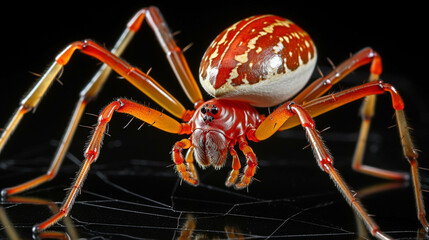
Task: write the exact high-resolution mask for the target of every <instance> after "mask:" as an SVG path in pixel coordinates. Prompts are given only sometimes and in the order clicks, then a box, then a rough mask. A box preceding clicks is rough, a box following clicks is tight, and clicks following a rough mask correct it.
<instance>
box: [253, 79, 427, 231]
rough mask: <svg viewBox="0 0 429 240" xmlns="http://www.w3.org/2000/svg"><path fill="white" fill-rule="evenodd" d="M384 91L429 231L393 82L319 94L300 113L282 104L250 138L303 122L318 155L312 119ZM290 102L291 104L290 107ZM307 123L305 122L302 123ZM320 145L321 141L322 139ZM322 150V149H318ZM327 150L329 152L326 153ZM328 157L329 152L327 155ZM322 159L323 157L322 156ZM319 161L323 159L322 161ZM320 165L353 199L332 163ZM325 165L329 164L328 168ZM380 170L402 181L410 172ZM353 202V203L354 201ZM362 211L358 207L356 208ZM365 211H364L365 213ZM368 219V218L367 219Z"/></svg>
mask: <svg viewBox="0 0 429 240" xmlns="http://www.w3.org/2000/svg"><path fill="white" fill-rule="evenodd" d="M385 92H388V93H390V96H391V98H392V106H393V108H394V110H395V113H396V114H395V115H396V121H397V123H398V128H399V134H400V139H401V144H402V148H403V152H404V155H405V157H406V159H407V160H408V162H409V163H410V166H411V178H412V182H413V186H414V196H415V200H416V207H417V217H418V219H419V220H420V222H421V224H422V225H423V227H424V228H425V230H426V231H428V230H429V224H428V222H427V220H426V211H425V207H424V202H423V197H422V190H421V184H420V180H419V172H418V162H417V157H418V154H417V151H416V150H415V148H414V144H413V142H412V140H411V136H410V132H409V130H408V125H407V122H406V119H405V114H404V111H403V109H404V103H403V101H402V98H401V96H400V95H399V93H398V92H397V90H396V89H395V88H394V87H393V86H392V85H390V84H387V83H383V82H382V81H377V82H370V83H366V84H362V85H360V86H357V87H354V88H350V89H348V90H344V91H342V92H339V93H335V94H331V95H327V96H324V97H320V98H317V99H314V100H312V101H310V102H307V103H306V104H304V105H303V106H302V107H297V108H296V109H298V110H295V111H296V112H297V113H296V114H293V111H292V112H291V111H289V109H290V108H291V107H290V106H298V105H296V104H294V103H293V102H289V103H285V104H283V105H281V106H280V107H279V108H277V109H276V110H275V111H274V112H273V113H272V114H271V115H270V116H269V117H267V118H265V120H264V121H263V122H262V123H261V124H260V125H259V126H258V128H257V129H256V131H255V132H253V133H252V134H251V135H250V136H249V139H254V140H256V141H260V140H264V139H266V138H268V137H270V136H271V135H272V134H274V132H275V131H277V130H278V128H279V126H280V125H282V124H283V123H284V122H286V121H298V122H299V123H300V124H301V125H303V126H304V127H305V128H306V131H307V134H308V135H309V138H310V140H312V139H313V138H314V139H316V140H315V141H313V140H312V141H311V144H312V146H313V148H314V150H315V155H316V156H319V155H320V154H322V153H323V154H325V153H324V152H326V149H325V148H324V147H323V145H320V146H314V145H316V143H318V142H319V141H320V140H317V139H319V136H318V134H317V132H315V130H312V129H313V128H314V126H313V127H311V124H312V120H311V117H316V116H318V115H320V114H323V113H325V112H327V111H330V110H332V109H335V108H338V107H340V106H342V105H344V104H347V103H350V102H353V101H356V100H358V99H361V98H364V97H366V96H370V95H378V94H383V93H385ZM289 105H290V106H289ZM300 112H304V113H305V114H304V113H302V115H303V116H306V118H308V119H310V120H311V121H310V120H309V122H308V123H307V124H306V125H305V124H304V123H305V121H304V119H303V117H302V116H300V115H299V114H298V113H300ZM303 122H304V123H303ZM310 134H313V135H314V136H311V135H310ZM320 144H322V143H321V141H320ZM318 151H320V152H318ZM326 153H327V152H326ZM327 156H329V155H327ZM322 159H323V158H322ZM329 159H330V158H329ZM319 162H320V161H319ZM322 163H323V164H321V165H320V166H321V167H322V169H324V170H325V171H327V172H328V173H329V174H330V176H331V178H332V179H333V180H334V181H335V182H337V184H338V187H339V188H341V189H340V191H342V192H343V194H344V195H345V197H346V198H347V199H348V200H353V198H350V197H349V196H348V193H345V190H344V189H346V186H345V185H344V186H342V185H341V184H340V183H339V182H340V181H342V180H341V178H340V177H339V176H338V174H337V173H336V171H335V170H334V168H333V167H332V166H331V165H332V164H327V165H326V164H325V163H324V162H322ZM325 165H326V166H328V167H327V168H325ZM384 171H385V172H379V174H381V175H385V176H388V175H390V178H391V179H397V180H403V179H406V178H407V175H404V174H401V173H397V172H390V171H386V170H384ZM352 204H354V203H353V202H352ZM356 210H357V211H358V213H359V211H360V210H359V209H356ZM362 213H363V212H362ZM362 213H359V215H361V217H363V218H366V217H365V216H363V215H362ZM364 221H365V222H366V220H365V219H364ZM367 226H368V227H369V229H370V231H371V232H372V231H373V228H372V227H371V225H368V224H367Z"/></svg>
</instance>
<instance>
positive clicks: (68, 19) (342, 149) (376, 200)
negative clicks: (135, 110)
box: [0, 2, 429, 239]
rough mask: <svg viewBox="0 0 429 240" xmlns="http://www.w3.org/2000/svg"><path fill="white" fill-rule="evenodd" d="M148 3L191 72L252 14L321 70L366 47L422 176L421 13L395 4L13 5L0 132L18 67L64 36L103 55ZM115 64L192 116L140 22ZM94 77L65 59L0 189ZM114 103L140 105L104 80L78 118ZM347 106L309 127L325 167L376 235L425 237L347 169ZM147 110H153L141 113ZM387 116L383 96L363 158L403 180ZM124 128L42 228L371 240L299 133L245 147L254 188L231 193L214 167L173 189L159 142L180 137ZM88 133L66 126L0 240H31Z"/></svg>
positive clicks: (379, 190) (49, 144) (378, 186)
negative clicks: (304, 49)
mask: <svg viewBox="0 0 429 240" xmlns="http://www.w3.org/2000/svg"><path fill="white" fill-rule="evenodd" d="M151 4H156V5H158V6H159V7H160V9H161V11H162V13H163V14H164V16H165V18H166V20H167V21H168V24H169V25H170V28H171V29H172V30H173V31H178V30H180V31H181V32H180V34H178V35H177V36H176V39H177V40H178V44H179V46H181V47H185V46H186V45H188V44H189V43H190V42H193V43H194V45H193V46H192V47H191V48H190V49H189V50H188V51H187V52H186V54H185V55H186V57H187V58H188V60H189V64H190V66H191V69H192V71H193V72H194V73H195V75H196V73H197V71H198V64H199V61H200V57H201V56H202V55H203V53H204V51H205V48H206V47H207V46H208V45H209V44H210V42H211V41H212V39H213V38H214V37H215V36H216V35H217V34H218V33H219V32H220V31H221V30H223V29H224V28H225V27H227V26H229V25H231V24H232V23H234V22H235V21H237V20H239V19H242V18H244V17H247V16H250V15H254V14H259V13H274V14H278V15H281V16H285V17H287V18H290V19H292V20H293V21H294V22H296V23H297V24H299V25H300V26H301V27H303V28H304V29H306V30H307V31H308V32H309V33H310V35H311V36H312V37H313V39H314V41H315V43H316V44H317V48H318V51H319V62H320V63H319V65H320V66H325V67H323V68H322V69H323V72H325V73H326V72H328V71H329V70H328V69H329V67H326V66H329V63H328V62H327V61H326V60H325V59H326V57H330V58H331V59H332V60H333V62H334V63H339V62H340V61H341V60H343V59H345V58H347V57H348V54H349V53H350V52H356V51H358V50H359V49H361V48H362V47H364V46H368V45H369V46H372V47H373V48H375V49H376V50H377V51H379V52H380V53H381V55H382V56H383V60H384V69H385V74H384V75H383V79H384V80H386V82H390V83H392V84H393V85H394V86H396V87H397V89H398V90H399V92H400V93H401V94H402V96H403V98H404V100H405V102H406V112H407V116H408V118H409V122H410V126H411V127H412V128H413V129H414V130H413V135H414V139H415V142H416V145H417V147H418V149H419V150H420V151H421V154H420V161H419V162H420V164H421V166H422V167H426V168H427V167H429V166H428V164H427V160H428V155H427V153H426V151H427V150H428V149H427V146H428V141H427V140H426V139H427V137H428V123H429V120H428V119H429V118H428V107H427V103H426V102H427V100H426V99H425V96H426V95H427V94H425V92H426V90H425V87H424V86H422V84H424V81H423V79H425V76H424V74H423V72H424V65H423V64H421V62H423V58H422V59H421V58H420V57H421V55H420V54H419V52H420V49H419V46H422V45H421V44H422V42H421V41H420V40H419V38H418V36H419V29H420V22H419V20H420V17H421V15H420V14H418V13H419V11H418V9H416V8H412V7H403V6H402V7H394V8H392V9H391V10H389V11H386V10H384V8H381V7H377V8H375V9H374V8H368V7H366V6H365V7H358V6H356V7H354V8H349V7H348V8H346V9H341V8H340V9H337V10H333V9H331V8H330V7H326V6H324V7H319V6H314V7H312V8H310V9H308V8H307V7H308V6H306V4H302V5H297V6H291V5H287V6H286V5H281V4H276V3H272V4H250V5H248V6H246V7H244V6H240V5H238V4H233V5H232V6H230V7H227V4H228V3H222V5H219V3H218V4H217V5H215V6H211V7H209V8H208V7H207V6H206V5H205V6H203V5H202V4H196V9H191V7H194V6H193V5H190V4H189V5H187V4H186V3H170V4H167V3H154V2H142V3H139V4H138V5H135V4H131V3H128V4H127V3H125V2H123V3H121V4H116V5H114V6H110V5H107V4H102V5H95V4H94V5H92V4H87V5H86V6H85V7H83V6H80V8H76V6H71V7H70V8H63V7H61V8H60V7H59V8H54V9H50V10H47V9H46V7H47V6H43V5H34V6H31V5H29V6H26V7H22V6H19V5H17V4H16V5H17V6H13V5H12V6H13V7H14V8H12V9H14V10H15V11H17V12H20V16H21V17H22V18H23V19H24V20H26V22H27V25H26V27H23V26H22V25H21V24H18V23H17V22H13V23H12V24H7V23H8V21H6V19H4V21H2V22H3V23H2V26H3V25H4V29H3V31H4V33H5V34H7V35H8V36H7V37H4V39H3V40H2V41H4V42H3V46H4V54H5V58H6V59H7V60H8V62H7V63H4V64H3V66H4V67H5V68H4V69H3V70H2V74H3V77H2V83H4V87H3V88H2V89H1V90H0V91H1V107H2V115H1V116H2V119H0V121H1V122H2V123H1V126H4V125H5V123H6V121H7V119H8V118H9V116H10V114H12V112H13V111H14V108H15V107H16V106H17V104H18V102H19V99H20V97H21V96H22V94H23V93H25V92H26V91H27V89H28V88H29V86H31V84H32V82H34V81H35V79H36V77H35V76H33V75H31V74H30V73H29V71H31V72H36V73H40V72H43V69H44V67H45V66H47V65H48V64H49V63H50V61H52V59H53V57H54V56H55V55H56V54H57V53H58V52H59V51H60V50H61V49H62V48H63V47H64V46H66V44H68V43H70V42H72V41H74V40H81V39H84V38H93V39H95V40H96V41H98V42H100V43H103V44H106V46H112V45H113V43H114V42H115V40H116V37H117V36H118V35H119V34H120V33H121V32H122V29H123V27H124V26H125V24H126V22H127V21H128V19H129V18H130V17H131V16H132V14H134V13H135V12H136V11H137V10H138V9H139V8H141V7H143V6H147V5H151ZM2 20H3V19H2ZM9 22H10V19H9ZM24 29H25V30H24ZM419 42H420V44H419ZM124 58H125V59H127V60H128V61H129V62H131V63H133V64H135V65H136V66H138V67H141V68H142V70H143V71H146V70H147V69H149V68H150V67H152V68H153V69H152V71H151V76H152V77H154V78H156V79H157V80H159V82H160V83H161V84H162V85H163V86H164V87H165V88H166V89H167V90H169V91H171V92H172V93H173V95H174V96H176V97H177V98H178V99H180V101H182V102H183V103H184V105H185V106H186V107H189V108H191V107H192V105H191V104H190V103H189V102H188V100H187V99H186V97H185V96H184V94H183V93H182V91H181V89H180V87H179V85H178V84H177V83H176V80H175V79H174V75H173V74H172V73H171V71H170V69H169V66H168V63H167V61H165V58H164V54H163V52H162V50H160V49H159V47H158V44H157V43H156V41H155V40H154V37H153V34H152V32H151V31H150V30H149V28H148V27H147V26H146V25H144V28H143V30H142V32H141V33H139V34H137V35H136V39H135V40H133V43H132V44H131V45H130V47H129V50H128V51H127V52H126V53H125V54H124ZM75 59H76V60H75ZM96 69H97V62H96V61H94V60H92V59H89V58H87V57H85V56H83V55H81V54H76V57H74V58H73V59H72V61H71V62H70V66H67V67H66V69H65V71H64V74H63V76H62V78H61V81H62V82H63V85H62V86H61V85H60V84H54V85H53V86H52V87H51V89H50V92H49V93H48V94H47V96H46V97H45V98H44V99H43V101H42V104H41V105H40V106H39V108H38V109H37V112H36V113H35V114H29V115H28V116H26V117H25V119H24V120H23V122H22V123H21V125H20V127H19V129H18V130H17V131H16V133H15V134H14V135H13V137H12V138H11V139H10V142H9V143H8V144H7V145H6V147H5V149H4V151H3V153H2V155H1V156H0V188H4V187H8V186H12V185H15V184H19V183H21V182H23V181H25V180H29V179H31V178H32V177H36V176H39V175H40V174H42V173H44V171H46V169H47V166H48V165H49V162H50V160H51V158H52V156H53V154H54V152H55V149H56V146H57V145H58V139H60V137H61V134H62V131H63V129H64V128H65V126H66V122H67V119H68V116H69V114H70V111H71V110H72V108H73V107H74V103H75V101H76V100H77V96H78V93H79V91H80V90H81V89H82V88H83V86H84V85H85V83H86V81H87V80H88V79H90V77H91V73H93V72H95V70H96ZM366 70H367V68H363V69H362V71H361V72H359V73H355V74H353V75H352V76H351V77H350V78H348V79H347V80H345V81H344V82H342V83H341V84H340V86H339V87H338V88H336V89H335V90H341V89H344V88H347V87H350V86H353V85H356V84H358V83H361V82H363V81H364V80H365V78H366V76H367V75H366ZM6 84H7V85H6ZM118 96H125V97H129V98H132V99H135V100H137V101H140V102H145V103H147V102H149V100H148V99H147V98H145V97H144V96H142V95H141V94H140V93H138V91H137V90H135V89H133V88H132V87H130V86H129V84H128V83H124V81H123V80H120V79H118V78H117V77H116V76H113V77H112V78H111V80H110V81H109V82H108V83H107V84H106V86H105V88H104V90H103V93H102V94H101V95H100V96H99V97H98V98H97V99H96V101H94V102H93V103H91V104H90V105H89V106H88V109H87V111H86V112H88V113H97V112H98V111H99V109H101V108H102V107H103V106H105V105H106V104H107V103H108V102H109V101H111V100H112V99H114V98H115V97H118ZM205 98H206V99H208V97H207V96H205ZM359 105H360V102H358V103H353V104H350V105H348V106H346V107H343V108H341V109H338V110H335V111H333V112H332V113H329V114H326V115H325V116H321V117H318V118H317V119H316V124H317V128H318V129H319V130H322V129H326V130H325V131H324V132H323V133H322V136H323V138H324V140H325V142H326V144H327V146H328V147H329V148H330V150H331V152H332V154H333V156H334V158H335V166H336V168H337V169H338V170H339V171H340V172H341V174H342V175H343V177H344V178H345V180H346V181H347V182H348V183H349V185H350V186H351V187H352V188H353V189H354V190H356V191H357V193H358V195H359V196H361V197H362V202H363V204H364V205H365V207H366V208H367V210H368V212H369V213H370V214H372V215H373V216H374V218H375V220H376V222H377V223H378V224H379V225H380V227H381V229H383V230H384V231H385V232H387V233H388V234H389V235H391V236H392V237H394V238H397V239H418V238H420V239H424V238H425V236H424V235H421V234H419V228H420V224H419V222H418V221H417V219H416V216H415V215H416V213H415V207H414V198H413V192H412V187H411V186H410V185H409V183H408V182H405V183H395V182H389V181H384V180H380V179H376V178H373V177H370V176H365V175H362V174H359V173H356V172H354V171H352V170H351V167H350V165H351V164H350V161H351V157H352V154H353V150H354V145H355V141H356V138H357V133H358V128H359V124H360V119H359V117H358V115H357V112H358V109H359ZM151 106H153V107H154V108H157V106H156V105H155V104H153V103H151ZM262 111H268V110H267V109H262ZM392 115H393V111H392V109H391V104H390V99H389V97H388V95H385V96H382V97H380V98H379V100H378V102H377V116H376V118H375V119H374V122H373V127H372V131H371V133H370V136H369V139H368V141H369V142H368V151H367V154H366V156H365V160H366V162H367V163H369V164H372V165H376V166H380V167H386V168H388V169H398V170H400V171H408V169H409V167H408V164H407V162H406V161H405V160H404V158H403V157H402V153H401V149H400V148H401V147H400V144H399V137H398V134H397V130H396V128H395V127H393V128H390V127H391V126H392V125H394V124H395V122H394V118H392ZM95 120H96V118H95V117H93V116H91V115H85V116H84V117H83V119H82V125H92V124H94V123H95ZM128 121H129V118H128V117H126V116H119V115H118V116H117V117H116V116H115V119H114V120H113V122H112V124H110V130H109V133H110V135H111V136H110V137H106V139H105V141H104V145H103V148H102V154H101V156H100V159H99V160H98V161H97V162H96V163H95V164H94V165H93V168H92V170H91V171H90V174H89V176H88V179H87V181H86V182H85V185H84V187H83V189H82V194H81V195H79V196H78V198H77V201H76V203H75V205H74V206H73V210H72V211H71V216H70V219H68V220H67V219H66V220H65V221H61V222H60V223H59V224H57V225H55V226H54V227H53V228H51V229H50V230H54V231H59V232H62V233H67V234H68V235H69V236H70V237H71V238H72V239H78V238H86V239H176V238H178V237H179V236H181V235H185V234H186V232H185V231H183V228H184V227H183V226H185V225H186V226H191V225H192V223H193V222H192V221H191V220H190V219H192V218H195V219H196V221H195V229H194V231H193V236H194V237H196V236H202V235H205V236H208V237H217V238H220V239H226V238H227V233H230V234H232V232H233V233H235V234H236V236H242V237H243V238H244V239H265V238H274V239H371V237H370V236H369V234H368V233H367V231H366V230H365V229H364V228H362V223H361V222H360V221H359V220H357V219H356V218H355V215H354V213H353V211H352V210H351V208H350V207H349V206H348V205H347V203H346V202H345V201H344V199H343V197H342V196H341V194H339V193H338V191H337V190H336V188H335V186H334V185H333V184H332V182H331V181H330V179H329V177H328V176H326V174H325V173H323V172H322V171H320V169H319V168H318V167H317V164H316V163H315V161H314V158H313V156H312V153H311V150H310V148H307V147H306V146H307V142H306V139H305V135H304V132H303V131H302V129H301V128H300V127H297V128H295V129H292V130H289V131H286V132H282V133H279V134H277V135H275V136H274V137H273V138H271V139H269V140H267V141H264V142H261V143H252V144H251V146H252V148H253V149H254V151H255V153H256V154H257V156H258V160H259V163H260V164H259V168H258V171H257V173H256V176H255V177H256V178H257V181H254V182H253V183H252V184H251V186H250V187H249V188H248V190H242V191H235V190H233V189H230V188H226V187H225V186H224V181H225V179H226V177H227V174H228V172H229V170H230V168H229V166H228V164H227V166H226V167H224V168H223V169H222V170H220V171H215V170H214V169H207V170H202V169H198V170H199V176H200V180H201V184H200V186H199V187H197V188H195V187H192V186H189V185H187V184H185V183H183V184H182V183H181V182H180V180H178V178H177V176H176V174H175V172H174V169H173V168H172V167H171V164H172V163H171V160H170V151H171V147H172V145H173V144H174V142H175V141H178V140H180V139H181V138H182V137H181V136H172V135H169V134H167V133H163V132H160V131H158V130H157V129H155V128H153V127H150V126H147V125H145V126H144V127H143V128H141V129H140V130H137V129H138V128H139V126H140V125H141V123H140V122H138V121H133V122H132V123H131V124H130V125H128V127H127V128H125V129H123V126H125V125H126V124H127V123H128ZM89 131H90V130H88V129H87V128H84V127H81V128H79V129H78V131H77V134H76V137H75V141H74V142H73V144H72V146H71V148H70V150H69V153H68V154H67V157H66V159H65V162H64V166H63V167H62V168H61V170H60V173H59V175H58V176H57V177H56V178H55V179H54V180H53V181H52V182H49V183H46V184H44V185H42V186H40V187H37V188H35V189H33V190H30V191H28V192H25V193H23V194H21V195H20V196H19V198H18V197H15V198H9V199H4V200H3V201H2V202H1V208H0V209H1V216H2V218H1V224H0V239H13V236H14V234H16V235H18V236H19V238H18V239H21V238H22V239H31V238H32V237H33V236H32V233H31V228H32V226H33V225H34V224H35V223H39V222H41V221H43V220H45V219H46V218H48V217H49V216H51V214H52V212H53V211H56V209H55V206H58V205H60V203H61V202H62V200H63V199H64V196H65V194H66V190H64V189H67V188H68V187H69V186H70V184H71V182H72V180H71V179H72V178H73V177H74V176H75V172H76V171H77V169H78V166H79V164H80V163H79V162H80V161H81V160H82V150H83V148H84V146H85V142H86V141H87V135H88V134H89ZM421 175H422V176H421V181H422V185H423V188H424V189H429V186H428V184H429V179H428V176H429V175H428V172H427V171H426V170H422V171H421ZM424 195H427V194H426V193H424ZM41 237H43V236H41Z"/></svg>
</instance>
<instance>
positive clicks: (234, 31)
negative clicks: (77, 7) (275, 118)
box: [200, 15, 317, 107]
mask: <svg viewBox="0 0 429 240" xmlns="http://www.w3.org/2000/svg"><path fill="white" fill-rule="evenodd" d="M316 56H317V53H316V48H315V46H314V44H313V41H312V40H311V38H310V36H309V35H308V34H307V33H306V32H305V31H304V30H302V29H301V28H300V27H298V26H297V25H295V24H294V23H293V22H291V21H289V20H287V19H284V18H281V17H277V16H273V15H261V16H254V17H250V18H247V19H244V20H242V21H239V22H237V23H236V24H234V25H232V26H231V27H229V28H227V29H226V30H224V31H223V32H222V33H221V34H220V35H219V36H218V37H217V38H216V39H215V40H214V41H213V42H212V44H211V45H210V46H209V48H208V49H207V51H206V53H205V54H204V57H203V60H202V62H201V66H200V82H201V85H202V86H203V88H204V89H205V90H206V91H207V92H208V93H209V94H210V95H212V96H214V97H226V98H233V99H239V100H243V101H248V102H249V103H250V104H252V105H254V106H258V107H268V106H274V105H277V104H280V103H282V102H284V101H286V100H288V99H290V98H291V97H292V96H293V95H295V94H296V93H297V92H299V91H300V90H301V89H302V88H303V87H304V86H305V84H306V83H307V81H308V79H309V78H310V76H311V74H312V72H313V70H314V67H315V65H316V58H317V57H316Z"/></svg>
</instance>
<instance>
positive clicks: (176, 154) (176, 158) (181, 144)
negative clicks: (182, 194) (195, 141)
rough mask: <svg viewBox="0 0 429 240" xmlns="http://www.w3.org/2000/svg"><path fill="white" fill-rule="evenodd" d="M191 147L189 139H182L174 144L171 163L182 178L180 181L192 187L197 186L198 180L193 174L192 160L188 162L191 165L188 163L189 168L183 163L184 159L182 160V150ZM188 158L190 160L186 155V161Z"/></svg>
mask: <svg viewBox="0 0 429 240" xmlns="http://www.w3.org/2000/svg"><path fill="white" fill-rule="evenodd" d="M191 145H192V144H191V141H189V139H182V140H180V141H178V142H176V143H175V144H174V146H173V151H172V157H173V162H174V163H175V164H176V170H177V172H178V173H179V175H180V177H182V179H183V180H185V181H186V182H188V183H189V184H191V185H193V186H197V185H198V178H197V176H196V174H195V173H196V171H195V167H194V166H193V163H192V162H193V160H192V161H191V162H190V163H191V164H189V162H188V166H189V165H191V167H186V165H185V164H184V163H183V162H184V158H183V154H182V151H183V149H188V148H190V147H191ZM188 158H192V157H191V156H189V155H187V159H188Z"/></svg>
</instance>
